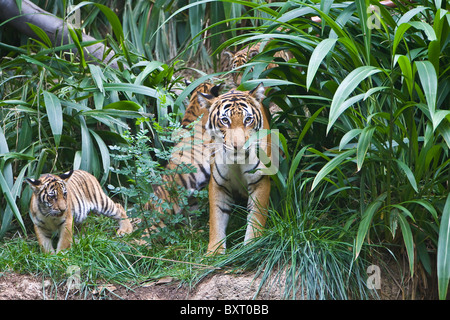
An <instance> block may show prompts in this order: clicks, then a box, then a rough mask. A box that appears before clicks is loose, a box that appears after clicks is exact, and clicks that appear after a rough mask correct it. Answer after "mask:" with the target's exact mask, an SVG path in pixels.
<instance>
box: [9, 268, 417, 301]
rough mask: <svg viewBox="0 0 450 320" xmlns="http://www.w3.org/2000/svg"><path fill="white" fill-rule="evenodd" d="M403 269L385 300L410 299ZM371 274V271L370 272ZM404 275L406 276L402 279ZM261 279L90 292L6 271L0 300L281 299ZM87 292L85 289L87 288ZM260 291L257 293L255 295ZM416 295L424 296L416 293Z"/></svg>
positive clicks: (222, 278) (387, 274)
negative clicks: (260, 282)
mask: <svg viewBox="0 0 450 320" xmlns="http://www.w3.org/2000/svg"><path fill="white" fill-rule="evenodd" d="M400 273H401V271H400V269H397V270H396V269H391V270H389V271H387V270H382V273H381V282H380V285H381V289H379V290H378V291H377V292H378V295H379V297H380V299H383V300H397V299H409V298H410V297H411V296H410V295H409V294H408V290H409V287H410V286H411V280H406V281H405V280H404V279H403V278H402V277H401V276H400ZM369 275H370V274H369ZM402 279H403V280H402ZM259 281H260V279H255V278H254V274H251V273H245V274H239V275H236V274H227V273H220V272H217V273H214V274H211V275H209V276H208V277H206V278H205V279H203V280H202V281H201V282H200V283H198V284H197V285H196V286H195V287H194V288H188V287H186V286H182V285H180V283H179V281H177V280H176V279H173V278H162V279H159V280H155V281H153V282H149V283H144V284H140V285H138V286H133V287H131V288H130V287H128V288H127V287H125V286H122V285H117V284H103V285H99V286H98V287H97V289H96V290H94V291H88V292H89V294H87V295H85V294H80V291H77V290H71V291H68V290H67V289H66V288H65V287H64V286H63V288H61V285H60V286H59V287H58V289H57V290H56V285H55V284H53V283H52V281H51V280H49V279H42V278H40V277H34V276H31V275H23V274H16V273H9V272H4V273H0V300H48V299H50V300H65V299H68V300H96V299H124V300H251V299H263V300H280V299H281V294H282V292H283V287H282V286H280V285H279V286H275V285H270V286H267V287H264V288H263V289H262V290H261V291H260V292H259V293H258V294H257V292H258V287H259ZM85 292H86V291H85ZM256 295H257V296H256ZM415 298H416V299H417V298H418V299H423V297H421V296H416V297H415Z"/></svg>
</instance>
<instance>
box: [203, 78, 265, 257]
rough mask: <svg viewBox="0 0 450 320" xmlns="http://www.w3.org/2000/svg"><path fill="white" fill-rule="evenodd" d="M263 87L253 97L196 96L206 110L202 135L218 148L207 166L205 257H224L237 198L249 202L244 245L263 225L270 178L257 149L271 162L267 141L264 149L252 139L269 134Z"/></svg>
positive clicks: (241, 93)
mask: <svg viewBox="0 0 450 320" xmlns="http://www.w3.org/2000/svg"><path fill="white" fill-rule="evenodd" d="M264 91H265V89H264V87H263V85H262V84H260V85H259V86H258V87H256V88H255V89H253V90H251V91H236V90H231V91H229V92H227V93H225V94H222V95H220V96H219V97H216V98H214V97H211V96H207V95H202V94H199V96H198V99H199V103H200V105H201V106H203V107H204V108H206V109H208V110H209V115H208V121H207V123H206V130H207V131H208V132H209V134H210V135H211V137H212V139H213V142H212V143H213V145H215V146H216V151H215V154H214V157H213V158H212V160H211V175H212V178H211V179H210V183H209V206H210V212H209V214H210V219H209V227H210V232H209V244H208V253H214V252H218V253H223V252H224V251H225V248H226V244H225V237H226V231H225V230H226V227H227V224H228V220H229V215H230V213H231V211H232V210H231V205H232V204H233V202H234V200H235V196H236V194H239V195H241V196H245V197H248V201H247V209H248V216H247V229H246V233H245V238H244V243H248V241H249V240H251V239H253V238H255V237H256V236H258V235H259V234H260V232H261V230H262V229H263V228H264V226H265V223H266V219H267V212H266V210H267V207H268V204H269V195H270V178H269V176H268V175H266V174H265V173H264V169H265V168H266V167H265V164H264V163H263V162H261V161H260V159H259V157H258V148H261V149H262V150H264V152H265V153H266V155H267V156H268V157H269V158H270V157H271V139H270V136H266V139H267V140H266V141H265V143H261V142H260V141H258V140H256V141H255V142H253V143H250V141H251V140H249V139H250V137H251V136H252V135H253V134H255V133H257V132H258V131H259V130H262V129H269V121H268V119H267V116H266V114H265V110H264V107H263V106H262V100H263V99H264Z"/></svg>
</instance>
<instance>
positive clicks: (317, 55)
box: [306, 39, 337, 90]
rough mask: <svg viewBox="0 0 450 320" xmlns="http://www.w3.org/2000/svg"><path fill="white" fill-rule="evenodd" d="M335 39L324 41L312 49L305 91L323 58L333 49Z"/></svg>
mask: <svg viewBox="0 0 450 320" xmlns="http://www.w3.org/2000/svg"><path fill="white" fill-rule="evenodd" d="M336 41H337V39H325V40H323V41H322V42H320V43H319V44H318V45H317V47H316V48H315V49H314V51H313V53H312V54H311V58H310V59H309V64H308V71H307V74H306V90H309V87H310V86H311V83H312V81H313V79H314V76H315V75H316V72H317V69H318V68H319V66H320V64H321V63H322V61H323V59H324V58H325V56H326V55H327V54H328V52H330V50H332V49H333V48H334V45H335V44H336Z"/></svg>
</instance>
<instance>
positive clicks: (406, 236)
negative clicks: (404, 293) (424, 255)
mask: <svg viewBox="0 0 450 320" xmlns="http://www.w3.org/2000/svg"><path fill="white" fill-rule="evenodd" d="M398 221H399V222H400V227H401V229H402V235H403V242H404V243H405V247H406V253H407V254H408V261H409V271H410V272H411V277H412V276H414V239H413V236H412V232H411V227H410V226H409V223H408V220H406V218H405V217H404V216H403V215H402V214H398Z"/></svg>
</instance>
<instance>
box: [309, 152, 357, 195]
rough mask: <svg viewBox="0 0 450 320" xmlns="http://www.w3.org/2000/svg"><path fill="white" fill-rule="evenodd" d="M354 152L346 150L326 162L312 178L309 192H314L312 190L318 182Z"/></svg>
mask: <svg viewBox="0 0 450 320" xmlns="http://www.w3.org/2000/svg"><path fill="white" fill-rule="evenodd" d="M355 152H356V150H355V149H351V150H347V151H345V152H343V153H342V154H340V155H338V156H337V157H336V158H334V159H333V160H331V161H330V162H328V163H327V164H326V165H324V166H323V168H322V169H320V171H319V172H318V173H317V175H316V177H315V178H314V181H313V184H312V187H311V191H312V190H314V188H315V187H316V186H317V185H318V184H319V182H320V181H321V180H322V179H323V178H325V177H326V176H327V175H328V174H329V173H330V172H331V171H333V170H334V169H336V167H337V166H339V165H340V164H341V163H342V162H343V161H344V160H345V159H347V158H348V157H350V156H351V155H353V154H354V153H355Z"/></svg>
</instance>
